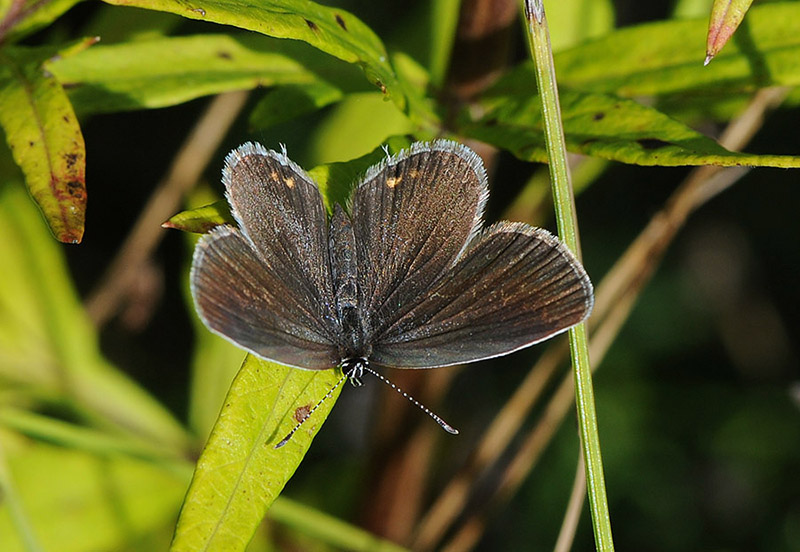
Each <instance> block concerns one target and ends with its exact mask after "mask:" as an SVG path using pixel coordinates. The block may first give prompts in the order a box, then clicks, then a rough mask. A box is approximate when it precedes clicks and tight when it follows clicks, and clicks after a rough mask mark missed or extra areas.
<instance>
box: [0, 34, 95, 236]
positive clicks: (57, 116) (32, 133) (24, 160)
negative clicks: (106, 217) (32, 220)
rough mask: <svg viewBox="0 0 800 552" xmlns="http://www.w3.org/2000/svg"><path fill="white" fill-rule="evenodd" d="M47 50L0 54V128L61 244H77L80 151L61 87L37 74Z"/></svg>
mask: <svg viewBox="0 0 800 552" xmlns="http://www.w3.org/2000/svg"><path fill="white" fill-rule="evenodd" d="M55 53H56V51H55V50H54V49H52V48H36V49H32V48H18V47H10V48H5V49H4V50H3V51H2V52H0V105H1V106H2V109H0V125H2V127H3V130H5V134H6V141H7V142H8V145H9V147H10V148H11V151H12V153H13V156H14V161H15V162H16V163H17V165H19V166H20V168H21V169H22V172H23V173H24V174H25V179H26V182H27V185H28V189H29V190H30V192H31V195H33V197H34V199H35V200H36V202H37V203H38V204H39V207H40V208H41V209H42V213H44V216H45V218H46V219H47V223H48V224H49V225H50V230H51V231H52V232H53V234H54V235H55V237H56V238H57V239H59V240H60V241H62V242H66V243H78V242H80V241H81V239H82V238H83V225H84V218H85V213H86V149H85V146H84V143H83V135H82V134H81V129H80V126H78V120H77V118H76V117H75V113H74V111H73V110H72V105H71V104H70V102H69V100H68V99H67V95H66V94H65V93H64V90H63V88H62V87H61V84H59V82H58V81H57V80H56V79H55V78H53V76H52V75H50V74H48V73H47V72H46V71H44V70H43V69H42V64H43V63H44V61H45V60H47V59H48V58H50V57H51V56H53V55H54V54H55Z"/></svg>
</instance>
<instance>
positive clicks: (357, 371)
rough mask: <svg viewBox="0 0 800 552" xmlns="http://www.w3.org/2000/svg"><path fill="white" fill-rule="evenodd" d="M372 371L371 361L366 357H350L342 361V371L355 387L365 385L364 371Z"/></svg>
mask: <svg viewBox="0 0 800 552" xmlns="http://www.w3.org/2000/svg"><path fill="white" fill-rule="evenodd" d="M365 370H366V371H370V372H371V370H370V369H369V361H368V360H367V358H366V357H350V358H346V359H344V360H343V361H342V373H343V374H344V375H345V377H347V378H348V379H349V380H350V384H351V385H352V386H353V387H361V385H363V383H364V382H363V380H362V379H361V378H363V377H364V371H365Z"/></svg>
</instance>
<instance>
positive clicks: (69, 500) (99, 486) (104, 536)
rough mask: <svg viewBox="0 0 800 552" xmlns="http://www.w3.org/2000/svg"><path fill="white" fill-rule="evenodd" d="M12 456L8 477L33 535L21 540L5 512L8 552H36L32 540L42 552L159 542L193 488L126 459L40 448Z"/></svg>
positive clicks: (1, 515) (1, 517)
mask: <svg viewBox="0 0 800 552" xmlns="http://www.w3.org/2000/svg"><path fill="white" fill-rule="evenodd" d="M4 441H5V440H4ZM3 444H4V443H3V442H0V448H2V446H3ZM6 456H7V462H8V474H7V478H8V479H9V480H10V481H12V482H13V484H14V488H15V489H16V491H17V493H18V494H17V497H16V499H17V500H18V502H19V503H20V504H19V507H20V509H21V510H22V512H24V514H25V516H26V518H25V519H26V521H27V524H28V526H29V531H30V533H29V534H28V535H26V534H21V531H20V530H19V528H20V524H19V520H13V519H12V518H11V516H10V512H9V511H8V509H7V508H0V550H3V552H30V550H31V549H30V548H28V546H27V544H26V543H25V539H27V540H30V538H31V536H32V537H33V538H35V539H36V541H38V542H39V543H40V544H41V546H42V549H43V550H58V551H59V552H92V551H97V550H124V549H126V547H127V546H129V545H130V543H131V542H132V540H137V539H143V538H146V540H145V542H147V541H148V540H152V538H153V535H154V534H156V533H157V532H158V531H159V530H160V532H161V533H162V535H164V536H166V534H167V529H168V527H169V524H170V522H171V520H172V519H173V516H174V512H175V510H176V508H177V506H178V504H179V503H180V498H181V495H182V494H183V492H184V490H185V488H186V480H185V479H184V476H183V475H180V474H176V473H174V472H169V471H167V470H164V469H162V468H160V467H158V466H156V465H154V464H152V463H150V462H147V461H143V460H136V459H132V458H129V457H125V456H119V455H110V456H107V457H102V456H95V455H93V454H89V453H86V452H83V451H79V450H72V449H68V448H62V447H57V446H52V445H48V444H44V443H36V442H28V443H26V444H25V445H23V447H21V448H20V447H17V448H16V450H14V451H13V452H8V453H7V454H6ZM0 483H1V482H0ZM6 485H7V484H6ZM165 545H166V543H165V542H162V544H161V545H160V546H158V549H162V550H163V549H164V548H165Z"/></svg>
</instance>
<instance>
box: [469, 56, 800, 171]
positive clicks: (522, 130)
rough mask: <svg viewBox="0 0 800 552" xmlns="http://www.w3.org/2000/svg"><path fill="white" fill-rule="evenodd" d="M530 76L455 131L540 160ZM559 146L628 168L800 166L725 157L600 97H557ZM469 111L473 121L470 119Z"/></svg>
mask: <svg viewBox="0 0 800 552" xmlns="http://www.w3.org/2000/svg"><path fill="white" fill-rule="evenodd" d="M530 90H535V83H534V82H533V81H532V75H529V74H528V72H527V71H526V70H524V69H523V70H518V71H515V72H513V73H511V74H509V75H507V76H506V77H505V78H503V79H501V80H500V81H498V83H497V84H496V85H495V86H494V87H493V88H492V89H491V90H490V91H489V92H488V93H487V94H486V95H485V96H484V97H483V98H482V99H481V100H480V105H479V108H478V109H476V107H475V106H472V107H471V108H469V109H468V110H465V111H464V112H462V114H461V118H460V128H459V131H460V132H462V133H463V134H464V135H466V136H470V137H472V138H477V139H478V140H482V141H484V142H487V143H490V144H493V145H495V146H497V147H500V148H502V149H507V150H509V151H511V152H513V153H514V154H515V155H516V156H518V157H519V158H520V159H525V160H528V161H538V162H546V161H547V154H546V151H545V147H544V138H543V134H542V129H543V123H542V117H541V109H540V103H539V99H538V97H537V96H536V95H534V94H531V93H530ZM560 96H561V109H562V120H563V124H564V132H565V134H566V140H567V148H568V149H569V151H572V152H575V153H583V154H585V155H591V156H594V157H600V158H602V159H609V160H613V161H620V162H623V163H630V164H635V165H660V166H681V165H719V166H725V167H728V166H742V165H750V166H766V167H800V157H792V156H780V155H751V154H746V153H737V152H731V151H728V150H726V149H725V148H723V147H722V146H720V145H719V144H718V143H717V142H715V141H714V140H712V139H711V138H708V137H706V136H704V135H702V134H700V133H699V132H697V131H695V130H692V129H691V128H689V127H687V126H686V125H684V124H683V123H680V122H678V121H676V120H675V119H672V118H670V117H668V116H667V115H664V114H663V113H661V112H659V111H657V110H656V109H653V108H651V107H646V106H644V105H641V104H639V103H637V102H635V101H633V100H627V99H622V98H617V97H614V96H608V95H604V94H591V93H582V92H575V91H569V90H562V92H561V95H560ZM475 112H477V113H478V117H475V116H474V115H473V114H474V113H475Z"/></svg>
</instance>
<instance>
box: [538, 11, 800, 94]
mask: <svg viewBox="0 0 800 552" xmlns="http://www.w3.org/2000/svg"><path fill="white" fill-rule="evenodd" d="M746 24H747V40H741V41H737V40H735V41H733V42H732V43H731V44H728V46H727V47H726V48H725V50H724V51H723V52H722V53H721V54H720V55H719V56H717V57H716V58H715V59H714V63H712V64H710V65H709V66H708V67H704V66H703V55H704V53H703V49H704V47H703V43H704V41H705V36H706V34H707V32H708V21H707V19H706V18H700V19H689V20H671V21H664V22H659V23H652V24H647V25H637V26H635V27H629V28H626V29H622V30H619V31H616V32H613V33H610V34H608V35H606V36H604V37H603V38H600V39H598V40H594V41H591V42H587V43H586V44H583V45H581V46H578V47H576V48H572V49H570V50H566V51H563V52H559V53H558V54H557V55H556V56H555V63H556V68H557V69H558V82H559V85H560V86H567V87H570V88H578V89H581V90H586V91H592V92H609V93H613V94H617V95H620V96H626V97H632V96H641V95H666V94H680V93H692V94H699V93H703V94H711V93H714V94H718V95H720V96H722V97H727V96H729V95H730V94H733V93H735V92H738V91H748V92H752V91H753V90H755V89H757V88H761V87H765V86H796V85H798V84H800V64H798V63H797V60H798V59H799V58H800V3H799V2H779V3H769V4H764V5H761V6H754V7H753V8H752V9H751V10H750V11H749V12H748V14H747V21H746ZM531 71H532V69H531Z"/></svg>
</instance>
